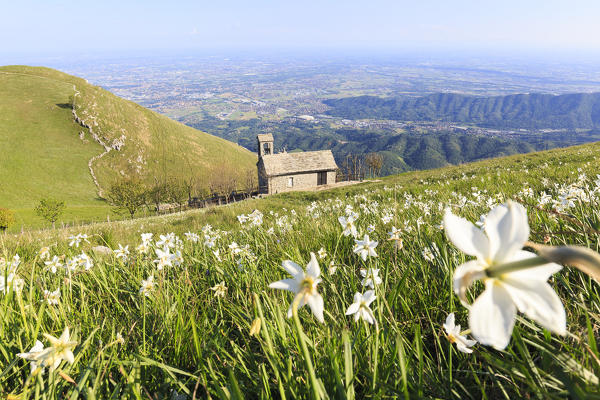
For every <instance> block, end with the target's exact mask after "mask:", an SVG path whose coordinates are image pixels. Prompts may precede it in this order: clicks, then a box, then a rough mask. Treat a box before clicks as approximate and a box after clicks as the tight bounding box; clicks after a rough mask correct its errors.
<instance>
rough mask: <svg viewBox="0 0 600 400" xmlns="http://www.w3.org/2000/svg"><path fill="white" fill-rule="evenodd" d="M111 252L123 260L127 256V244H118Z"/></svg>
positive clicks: (125, 259)
mask: <svg viewBox="0 0 600 400" xmlns="http://www.w3.org/2000/svg"><path fill="white" fill-rule="evenodd" d="M113 253H114V255H115V257H116V258H120V259H122V260H123V261H124V262H125V261H127V257H128V256H129V245H127V246H125V247H123V245H121V244H119V248H118V249H115V250H113Z"/></svg>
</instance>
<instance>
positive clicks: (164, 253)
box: [154, 247, 173, 271]
mask: <svg viewBox="0 0 600 400" xmlns="http://www.w3.org/2000/svg"><path fill="white" fill-rule="evenodd" d="M154 252H155V253H156V260H154V263H155V264H156V269H157V270H159V271H160V270H162V269H163V268H164V267H172V266H173V257H172V256H173V255H172V254H171V253H170V252H169V248H168V247H165V248H164V249H162V250H161V249H155V250H154Z"/></svg>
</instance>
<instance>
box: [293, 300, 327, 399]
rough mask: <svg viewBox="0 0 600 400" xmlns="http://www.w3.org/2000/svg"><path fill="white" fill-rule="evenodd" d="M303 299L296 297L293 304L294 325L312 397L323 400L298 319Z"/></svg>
mask: <svg viewBox="0 0 600 400" xmlns="http://www.w3.org/2000/svg"><path fill="white" fill-rule="evenodd" d="M301 299H302V297H301V296H296V298H295V299H294V303H292V316H293V317H294V325H295V326H296V333H297V334H298V341H299V342H300V348H301V349H302V355H303V356H304V363H305V364H306V369H307V370H308V376H309V379H310V386H311V390H312V397H313V399H314V400H319V399H320V398H321V394H320V390H319V382H318V381H317V375H316V374H315V369H314V367H313V364H312V361H311V359H310V353H309V352H308V347H306V343H305V342H304V338H303V337H302V334H303V330H302V325H300V319H299V318H298V304H299V303H300V300H301Z"/></svg>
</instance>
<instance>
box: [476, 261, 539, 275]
mask: <svg viewBox="0 0 600 400" xmlns="http://www.w3.org/2000/svg"><path fill="white" fill-rule="evenodd" d="M544 264H548V260H547V259H545V258H544V257H540V256H535V257H531V258H526V259H524V260H519V261H514V262H510V263H506V264H501V265H498V266H494V267H490V268H488V269H486V270H485V272H486V274H487V276H488V277H490V278H497V277H499V276H501V275H503V274H507V273H509V272H515V271H520V270H522V269H527V268H534V267H539V266H540V265H544Z"/></svg>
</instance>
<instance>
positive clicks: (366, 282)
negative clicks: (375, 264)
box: [360, 268, 382, 289]
mask: <svg viewBox="0 0 600 400" xmlns="http://www.w3.org/2000/svg"><path fill="white" fill-rule="evenodd" d="M360 275H361V276H362V277H363V278H364V279H363V280H362V281H361V284H362V285H363V286H368V287H370V288H371V289H375V285H379V284H381V282H382V280H381V278H380V277H379V268H369V269H361V270H360Z"/></svg>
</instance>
